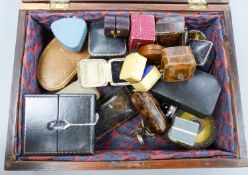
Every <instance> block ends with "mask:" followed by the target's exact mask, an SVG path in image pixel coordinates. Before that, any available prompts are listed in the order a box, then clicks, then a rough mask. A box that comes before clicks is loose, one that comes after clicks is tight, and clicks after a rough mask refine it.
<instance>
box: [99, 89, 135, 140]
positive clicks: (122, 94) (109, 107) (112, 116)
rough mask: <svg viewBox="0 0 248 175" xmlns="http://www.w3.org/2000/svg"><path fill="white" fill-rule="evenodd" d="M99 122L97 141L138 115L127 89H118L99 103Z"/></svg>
mask: <svg viewBox="0 0 248 175" xmlns="http://www.w3.org/2000/svg"><path fill="white" fill-rule="evenodd" d="M97 112H98V114H99V121H98V123H97V125H96V140H100V139H101V138H102V137H104V136H105V135H106V134H108V133H110V132H111V131H112V130H113V129H115V128H117V127H119V126H121V125H122V124H123V123H125V122H126V121H128V120H129V119H131V118H132V117H134V116H135V114H137V112H136V110H135V108H134V106H133V105H132V103H131V96H130V93H129V90H128V89H127V88H126V87H121V88H118V89H117V90H116V91H114V92H113V93H112V94H110V95H108V96H106V97H105V98H103V99H102V100H100V101H99V102H98V103H97Z"/></svg>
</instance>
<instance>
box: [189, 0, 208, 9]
mask: <svg viewBox="0 0 248 175" xmlns="http://www.w3.org/2000/svg"><path fill="white" fill-rule="evenodd" d="M188 3H189V8H190V9H192V10H204V9H207V2H206V0H188Z"/></svg>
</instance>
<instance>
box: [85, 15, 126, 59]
mask: <svg viewBox="0 0 248 175" xmlns="http://www.w3.org/2000/svg"><path fill="white" fill-rule="evenodd" d="M88 43H89V46H88V51H89V54H90V55H91V56H92V57H101V58H103V57H107V58H110V57H120V56H124V55H125V54H126V51H127V46H126V39H125V38H119V37H109V36H106V35H105V34H104V20H102V19H101V20H98V21H96V22H93V23H92V24H91V26H90V31H89V42H88Z"/></svg>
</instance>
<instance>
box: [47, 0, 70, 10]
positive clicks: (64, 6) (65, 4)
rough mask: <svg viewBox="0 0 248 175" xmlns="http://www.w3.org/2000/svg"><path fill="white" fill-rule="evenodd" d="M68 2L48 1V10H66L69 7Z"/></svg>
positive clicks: (67, 0)
mask: <svg viewBox="0 0 248 175" xmlns="http://www.w3.org/2000/svg"><path fill="white" fill-rule="evenodd" d="M69 2H70V0H50V9H52V10H57V9H59V10H66V9H68V8H69V7H70V3H69Z"/></svg>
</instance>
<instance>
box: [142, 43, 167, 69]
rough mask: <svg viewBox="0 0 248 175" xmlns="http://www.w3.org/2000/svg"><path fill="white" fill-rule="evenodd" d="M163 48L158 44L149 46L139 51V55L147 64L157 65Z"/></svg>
mask: <svg viewBox="0 0 248 175" xmlns="http://www.w3.org/2000/svg"><path fill="white" fill-rule="evenodd" d="M162 49H163V46H161V45H159V44H149V45H145V46H143V47H141V48H140V49H139V54H140V55H142V56H144V57H146V58H147V62H148V63H149V64H159V63H160V62H161V51H162Z"/></svg>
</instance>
